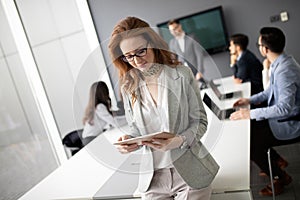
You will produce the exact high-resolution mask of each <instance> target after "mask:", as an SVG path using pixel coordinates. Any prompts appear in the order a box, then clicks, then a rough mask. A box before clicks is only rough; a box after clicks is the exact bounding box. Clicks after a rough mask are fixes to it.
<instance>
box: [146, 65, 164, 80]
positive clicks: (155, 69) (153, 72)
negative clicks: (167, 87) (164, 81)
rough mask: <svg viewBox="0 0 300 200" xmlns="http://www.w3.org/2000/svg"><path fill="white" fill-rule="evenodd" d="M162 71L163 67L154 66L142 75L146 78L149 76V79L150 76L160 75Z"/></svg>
mask: <svg viewBox="0 0 300 200" xmlns="http://www.w3.org/2000/svg"><path fill="white" fill-rule="evenodd" d="M160 69H161V65H156V64H154V65H153V66H152V67H151V68H150V69H148V70H147V71H144V72H141V73H142V75H143V76H144V77H147V76H148V77H149V76H153V75H156V74H158V72H159V71H160Z"/></svg>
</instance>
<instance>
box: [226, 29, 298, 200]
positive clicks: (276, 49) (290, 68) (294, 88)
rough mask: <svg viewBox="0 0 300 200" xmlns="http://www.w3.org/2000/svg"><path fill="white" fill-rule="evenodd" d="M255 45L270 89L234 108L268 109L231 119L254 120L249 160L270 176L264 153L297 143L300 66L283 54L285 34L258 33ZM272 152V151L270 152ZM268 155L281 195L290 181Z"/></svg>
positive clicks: (268, 191) (273, 31) (236, 114)
mask: <svg viewBox="0 0 300 200" xmlns="http://www.w3.org/2000/svg"><path fill="white" fill-rule="evenodd" d="M257 46H258V48H259V51H260V53H261V55H262V56H264V57H266V58H267V59H268V60H269V61H270V63H271V66H270V67H271V76H270V86H269V87H268V89H266V90H265V91H262V92H260V93H258V94H256V95H253V96H251V97H250V98H249V99H247V98H242V99H239V100H238V101H237V102H235V103H234V106H242V105H247V104H260V103H263V102H267V105H268V106H267V107H263V108H256V109H251V110H249V109H240V110H239V111H236V112H234V113H233V114H231V116H230V119H231V120H238V119H255V120H256V121H257V123H255V126H252V128H253V129H254V130H253V131H251V133H252V134H251V160H253V161H254V162H255V163H256V164H257V165H258V166H259V167H260V168H261V170H263V171H264V172H266V173H267V174H269V168H268V161H267V156H266V155H267V150H268V148H270V147H273V146H279V145H285V144H291V143H295V142H299V141H300V121H299V118H300V117H299V116H300V78H299V77H300V66H299V64H298V63H297V62H296V61H295V60H294V58H293V57H291V56H288V55H286V54H285V53H284V46H285V36H284V33H283V32H282V31H281V30H280V29H278V28H274V27H264V28H262V29H261V30H260V36H259V38H258V43H257ZM273 152H274V151H273ZM273 152H272V153H271V161H272V164H273V165H272V169H273V177H272V178H273V179H274V186H275V194H276V195H278V194H280V193H282V192H283V189H284V186H286V185H288V184H290V183H291V182H292V178H291V177H290V176H289V175H288V174H287V173H286V172H285V171H283V170H282V169H281V168H280V166H279V165H278V162H277V159H278V156H279V155H278V154H277V153H273ZM260 194H261V195H263V196H271V195H272V190H271V187H270V186H269V185H268V186H266V187H265V188H263V189H262V190H261V191H260Z"/></svg>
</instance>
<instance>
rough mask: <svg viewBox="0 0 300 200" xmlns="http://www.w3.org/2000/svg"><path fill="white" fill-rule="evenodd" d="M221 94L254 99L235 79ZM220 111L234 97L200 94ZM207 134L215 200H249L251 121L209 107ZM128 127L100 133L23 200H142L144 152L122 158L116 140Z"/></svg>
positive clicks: (246, 86) (225, 82)
mask: <svg viewBox="0 0 300 200" xmlns="http://www.w3.org/2000/svg"><path fill="white" fill-rule="evenodd" d="M214 83H215V84H218V85H219V89H220V90H221V91H222V92H223V93H226V92H233V91H242V95H243V97H249V96H250V83H243V84H234V82H233V79H232V77H225V78H221V79H218V80H214ZM204 93H207V94H208V95H209V96H210V97H211V99H212V100H213V101H214V102H215V103H216V104H217V105H218V106H219V107H220V108H222V109H225V108H230V107H232V105H233V103H234V102H235V101H236V98H232V99H227V100H219V99H218V98H217V97H216V95H215V94H214V92H213V91H212V90H211V89H210V88H208V89H204V90H201V94H202V95H203V94H204ZM204 105H205V104H204ZM205 109H206V112H207V117H208V122H209V124H208V130H207V133H206V134H205V136H204V137H203V138H202V139H201V140H202V142H203V143H204V145H205V146H206V147H207V149H208V150H209V151H210V153H211V154H212V155H213V157H214V158H215V160H216V161H217V162H218V164H219V165H220V170H219V172H218V174H217V176H216V178H215V180H214V181H213V183H212V188H213V194H212V197H211V199H212V200H227V199H228V200H235V199H236V200H249V199H252V194H251V190H250V121H249V120H239V121H230V120H219V119H218V118H217V117H216V116H215V115H214V114H213V113H212V112H211V110H210V109H209V108H208V107H207V106H206V105H205ZM127 131H128V126H127V125H125V126H121V127H119V128H113V129H110V130H108V131H106V132H105V133H103V134H101V135H99V136H98V137H97V138H96V139H94V140H93V141H92V142H90V143H89V144H88V145H87V146H85V147H84V148H83V149H81V150H80V151H79V152H78V153H77V154H75V155H74V156H73V157H71V158H70V159H69V160H68V161H67V162H66V163H64V164H63V165H61V166H60V167H58V168H57V169H56V170H55V171H54V172H52V173H51V174H50V175H48V176H47V177H46V178H45V179H43V180H42V181H41V182H40V183H38V184H37V185H36V186H34V187H33V188H32V189H31V190H29V191H28V192H27V193H26V194H24V195H23V196H22V197H21V198H20V200H35V199H38V200H42V199H119V200H121V199H140V194H139V192H138V191H137V186H138V169H139V164H140V160H141V158H142V152H141V151H140V150H139V151H136V152H134V153H131V154H120V153H119V152H118V151H117V149H116V148H115V146H114V145H113V143H114V142H116V141H117V139H118V137H119V136H120V135H123V134H124V133H126V132H127Z"/></svg>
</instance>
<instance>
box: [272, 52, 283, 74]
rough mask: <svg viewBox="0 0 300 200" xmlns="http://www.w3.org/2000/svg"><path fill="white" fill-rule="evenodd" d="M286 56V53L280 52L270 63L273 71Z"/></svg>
mask: <svg viewBox="0 0 300 200" xmlns="http://www.w3.org/2000/svg"><path fill="white" fill-rule="evenodd" d="M285 57H286V54H284V53H282V54H280V55H279V56H278V57H277V58H276V59H275V60H274V62H273V63H272V64H271V65H270V68H271V71H274V70H275V68H276V66H277V65H278V64H279V63H280V62H282V60H283V59H284V58H285Z"/></svg>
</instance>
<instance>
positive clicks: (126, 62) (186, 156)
mask: <svg viewBox="0 0 300 200" xmlns="http://www.w3.org/2000/svg"><path fill="white" fill-rule="evenodd" d="M109 51H110V55H111V58H112V60H113V64H114V65H115V66H116V67H117V68H118V69H119V75H120V85H121V93H122V97H123V102H124V108H125V113H126V119H127V121H128V124H129V126H130V131H129V133H128V134H127V135H124V136H122V137H120V138H119V140H118V141H123V140H126V139H129V138H133V137H138V136H142V135H147V134H151V133H155V132H165V133H169V134H172V135H173V137H171V138H169V139H165V138H155V139H152V140H151V141H148V142H142V143H141V144H123V145H118V146H117V148H118V150H119V151H120V152H121V153H130V152H134V151H136V150H138V149H139V150H141V151H142V152H143V156H142V160H141V164H140V171H139V174H140V180H139V190H140V192H141V193H142V199H151V200H153V199H180V200H185V199H186V200H187V199H188V200H194V199H209V198H210V195H211V186H210V183H211V181H212V180H213V178H214V176H215V174H216V173H217V171H218V169H219V166H218V165H217V163H216V162H215V161H214V159H213V158H212V157H211V156H210V154H209V153H208V152H206V154H205V153H204V155H200V152H201V153H203V151H204V148H203V146H200V145H201V143H200V138H201V137H202V136H203V135H204V133H205V132H206V128H207V118H206V113H205V110H204V107H203V104H202V100H201V96H200V91H199V89H198V86H197V83H196V82H195V79H194V76H193V74H192V72H191V70H190V69H189V68H187V67H184V66H181V65H179V62H178V61H177V60H174V59H173V58H174V55H173V54H171V53H170V52H169V51H168V45H167V43H166V42H165V41H164V40H163V39H162V38H161V37H160V36H159V35H158V34H157V33H156V32H155V31H154V30H153V29H152V28H150V27H149V24H148V23H146V22H145V21H143V20H141V19H138V18H135V17H127V18H126V19H124V20H121V21H120V22H119V23H118V24H117V25H116V26H115V27H114V29H113V32H112V35H111V39H110V42H109ZM202 150H203V151H202ZM200 156H202V157H204V158H205V162H206V163H207V164H209V167H208V168H209V170H210V171H211V172H212V174H213V175H211V174H204V171H203V170H202V169H200V167H199V166H200V165H201V164H203V163H200V160H201V159H200Z"/></svg>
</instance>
